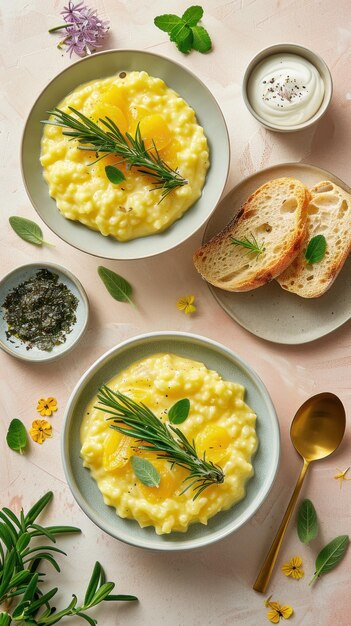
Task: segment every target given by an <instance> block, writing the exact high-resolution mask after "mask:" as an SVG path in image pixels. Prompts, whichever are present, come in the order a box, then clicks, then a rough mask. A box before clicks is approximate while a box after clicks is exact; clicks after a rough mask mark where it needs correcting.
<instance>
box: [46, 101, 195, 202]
mask: <svg viewBox="0 0 351 626" xmlns="http://www.w3.org/2000/svg"><path fill="white" fill-rule="evenodd" d="M68 108H69V110H70V111H72V113H73V114H74V115H70V114H69V113H65V112H64V111H62V110H61V109H58V108H55V109H53V110H52V111H48V113H49V114H50V115H52V116H53V118H54V119H51V120H50V119H49V120H44V121H43V122H42V123H43V124H50V125H52V126H61V127H62V128H64V129H66V130H63V131H62V132H63V134H64V135H66V136H67V137H70V138H71V140H73V139H77V140H78V142H79V143H80V145H79V146H78V147H79V149H80V150H87V151H89V152H95V153H96V154H99V153H103V156H102V157H101V158H104V157H105V156H107V155H108V154H116V155H117V156H119V157H121V159H122V161H126V162H127V164H128V166H129V169H131V168H132V167H137V168H138V171H139V172H140V173H141V174H143V175H145V176H150V177H151V178H152V179H153V182H152V184H153V185H154V187H153V189H161V190H162V194H161V201H162V200H163V199H164V198H165V197H166V196H168V194H169V193H170V192H171V191H173V189H176V188H177V187H182V186H183V185H186V184H187V183H188V181H187V180H186V179H185V178H183V177H182V176H181V175H180V174H179V172H178V171H177V170H173V169H172V168H171V167H170V166H169V165H167V163H165V161H163V160H162V159H161V157H160V154H159V152H158V150H157V148H156V145H155V143H153V151H150V152H149V151H148V150H146V148H145V143H144V140H143V138H142V136H141V132H140V127H139V124H138V126H137V128H136V131H135V136H134V137H132V135H130V133H128V132H126V133H125V135H123V133H122V132H121V131H120V130H119V128H118V126H117V125H116V124H115V123H114V121H113V120H111V119H110V118H109V117H104V118H100V120H99V121H100V122H101V124H102V125H103V126H104V127H105V128H100V126H98V125H97V124H96V123H95V122H93V121H92V120H91V119H89V118H88V117H86V116H85V115H84V114H83V113H80V112H79V111H77V110H76V109H74V108H73V107H68ZM98 160H99V159H98Z"/></svg>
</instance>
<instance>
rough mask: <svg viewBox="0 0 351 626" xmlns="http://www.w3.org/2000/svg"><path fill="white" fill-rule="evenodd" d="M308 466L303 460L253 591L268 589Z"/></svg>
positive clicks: (262, 591)
mask: <svg viewBox="0 0 351 626" xmlns="http://www.w3.org/2000/svg"><path fill="white" fill-rule="evenodd" d="M308 466H309V462H308V461H306V460H305V459H304V462H303V466H302V469H301V472H300V476H299V477H298V480H297V483H296V486H295V489H294V491H293V494H292V496H291V499H290V502H289V504H288V507H287V509H286V511H285V515H284V517H283V519H282V522H281V524H280V526H279V529H278V532H277V534H276V536H275V539H274V541H273V543H272V545H271V547H270V549H269V552H268V554H267V556H266V559H265V561H264V563H263V565H262V567H261V570H260V573H259V574H258V576H257V578H256V580H255V582H254V585H253V589H255V591H260V592H261V593H264V592H265V591H266V589H267V587H268V583H269V581H270V578H271V575H272V572H273V568H274V565H275V562H276V560H277V556H278V553H279V550H280V546H281V545H282V541H283V538H284V535H285V531H286V529H287V527H288V524H289V521H290V518H291V514H292V512H293V510H294V507H295V504H296V500H297V498H298V495H299V493H300V490H301V487H302V483H303V480H304V478H305V475H306V472H307V469H308Z"/></svg>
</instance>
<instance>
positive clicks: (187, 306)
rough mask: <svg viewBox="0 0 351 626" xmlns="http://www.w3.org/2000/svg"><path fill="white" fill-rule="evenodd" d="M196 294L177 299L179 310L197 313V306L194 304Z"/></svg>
mask: <svg viewBox="0 0 351 626" xmlns="http://www.w3.org/2000/svg"><path fill="white" fill-rule="evenodd" d="M194 300H195V296H183V297H182V298H179V300H177V307H178V309H179V311H184V313H187V314H188V313H195V311H196V306H195V305H194Z"/></svg>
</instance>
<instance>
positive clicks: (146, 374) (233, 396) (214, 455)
mask: <svg viewBox="0 0 351 626" xmlns="http://www.w3.org/2000/svg"><path fill="white" fill-rule="evenodd" d="M107 385H108V386H109V387H110V388H111V389H114V390H119V391H120V392H122V393H124V394H126V395H128V396H130V397H131V398H133V399H134V400H135V401H137V402H143V403H144V404H145V405H146V406H147V407H148V408H150V409H151V410H152V411H153V412H154V413H155V414H156V415H157V417H159V419H161V420H162V421H165V422H167V421H168V418H167V411H168V409H169V408H170V407H171V406H172V405H173V404H174V403H175V402H176V401H177V400H179V399H182V398H188V399H189V400H190V413H189V416H188V417H187V419H186V420H185V421H184V422H183V423H182V424H181V425H179V428H180V429H181V430H182V431H183V433H184V434H185V435H186V437H187V438H188V440H190V441H192V440H194V441H195V446H196V450H197V454H198V456H200V457H203V456H204V454H205V453H206V459H207V460H210V461H213V463H215V464H217V465H219V466H220V467H221V468H222V469H223V472H224V475H225V478H224V482H223V483H222V484H215V485H211V486H210V487H208V488H207V489H206V490H205V491H203V492H202V493H201V495H200V496H199V497H198V498H197V499H195V500H193V496H194V492H193V490H192V489H188V490H187V491H186V492H185V493H183V494H182V493H181V492H182V491H183V489H184V486H185V484H186V483H185V484H184V482H183V481H184V478H185V477H186V476H187V475H188V472H187V470H185V469H183V468H180V467H177V466H173V467H172V466H171V464H170V463H169V462H168V461H165V460H163V459H157V453H155V452H149V451H136V450H135V448H134V449H133V446H135V445H136V442H135V440H133V439H131V438H130V437H127V436H125V435H121V434H120V433H118V432H117V431H115V430H113V429H111V428H109V424H111V422H109V421H107V420H106V418H108V417H109V416H108V415H107V414H104V412H103V411H100V410H98V409H95V408H94V406H96V404H97V402H98V399H97V398H96V397H95V398H93V399H92V401H91V402H90V403H89V406H88V407H87V409H86V413H85V416H84V419H83V422H82V426H81V443H82V448H81V457H82V459H83V463H84V466H85V467H88V468H89V469H90V471H91V475H92V477H93V478H94V480H96V482H97V485H98V488H99V489H100V491H101V493H102V495H103V498H104V501H105V503H106V504H108V505H110V506H113V507H114V508H115V509H116V512H117V514H118V515H119V516H120V517H123V518H131V519H134V520H137V521H138V522H139V524H140V526H141V527H144V526H154V527H155V530H156V533H157V534H163V533H170V532H171V531H183V532H185V531H186V530H187V528H188V526H189V524H191V523H193V522H201V523H202V524H206V523H207V520H208V519H209V518H210V517H212V516H213V515H215V514H216V513H218V512H219V511H224V510H227V509H229V508H230V507H231V506H233V504H235V503H236V502H238V501H239V500H241V499H242V498H244V496H245V484H246V481H247V479H248V478H250V477H251V476H252V475H253V467H252V464H251V457H252V455H253V454H254V452H255V451H256V448H257V436H256V431H255V422H256V415H255V414H254V413H253V411H252V410H251V409H250V408H249V407H248V406H247V404H245V402H244V393H245V390H244V387H242V386H241V385H239V384H236V383H233V382H228V381H224V380H223V379H222V378H221V376H220V375H219V374H218V373H217V372H215V371H211V370H208V369H207V368H206V366H205V365H204V364H203V363H199V362H197V361H193V360H190V359H186V358H183V357H180V356H176V355H174V354H155V355H152V356H150V357H147V358H145V359H143V360H141V361H138V362H137V363H134V364H133V365H131V366H130V367H128V368H127V369H126V370H124V371H122V372H121V373H120V374H118V375H117V376H116V377H115V378H113V379H112V380H110V381H109V382H108V383H107ZM135 454H138V455H139V456H143V457H145V458H147V459H148V460H149V461H151V463H152V464H153V465H154V466H155V467H156V469H157V470H158V472H159V474H160V476H161V481H160V484H159V486H158V487H147V486H146V485H144V484H143V483H142V482H140V480H138V478H137V477H136V476H135V474H134V472H133V468H132V465H131V462H130V457H131V456H132V455H135Z"/></svg>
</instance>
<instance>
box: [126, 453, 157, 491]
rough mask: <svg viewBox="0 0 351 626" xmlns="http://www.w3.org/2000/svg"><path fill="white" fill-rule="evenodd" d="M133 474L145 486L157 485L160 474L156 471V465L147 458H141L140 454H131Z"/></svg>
mask: <svg viewBox="0 0 351 626" xmlns="http://www.w3.org/2000/svg"><path fill="white" fill-rule="evenodd" d="M130 462H131V464H132V468H133V471H134V474H135V476H136V477H137V478H139V480H140V482H141V483H143V485H146V486H147V487H158V486H159V484H160V481H161V476H160V474H159V473H158V471H157V469H156V467H154V466H153V465H152V463H150V461H148V460H147V459H143V458H142V457H140V456H135V455H133V456H132V457H131V459H130Z"/></svg>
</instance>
